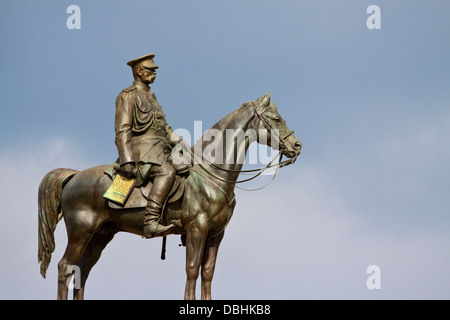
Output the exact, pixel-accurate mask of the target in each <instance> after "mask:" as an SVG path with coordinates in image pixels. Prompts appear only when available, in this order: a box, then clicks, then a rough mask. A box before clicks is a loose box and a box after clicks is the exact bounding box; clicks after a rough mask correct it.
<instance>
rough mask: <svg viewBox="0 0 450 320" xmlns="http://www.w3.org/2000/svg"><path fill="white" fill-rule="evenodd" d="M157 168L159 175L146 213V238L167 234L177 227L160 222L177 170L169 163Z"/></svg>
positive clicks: (150, 194) (152, 189) (151, 191)
mask: <svg viewBox="0 0 450 320" xmlns="http://www.w3.org/2000/svg"><path fill="white" fill-rule="evenodd" d="M155 169H156V168H155ZM157 169H159V175H158V176H156V177H155V179H154V181H153V185H152V188H151V189H150V193H149V195H148V201H147V208H146V212H145V215H144V237H146V238H153V237H157V236H164V235H167V234H168V233H170V231H171V230H172V229H173V228H174V227H175V226H174V225H173V224H170V225H168V226H164V225H162V224H160V223H159V221H160V220H161V213H162V210H163V205H164V202H165V201H166V198H167V196H168V195H169V192H170V189H171V188H172V185H173V183H174V181H175V170H174V169H173V167H172V166H170V167H169V165H167V166H162V167H158V168H157ZM164 169H165V170H164ZM163 170H164V171H163ZM161 173H162V174H161Z"/></svg>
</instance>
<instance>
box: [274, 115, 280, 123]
mask: <svg viewBox="0 0 450 320" xmlns="http://www.w3.org/2000/svg"><path fill="white" fill-rule="evenodd" d="M272 119H273V120H275V121H277V122H278V121H280V120H281V118H280V117H279V116H274V117H273V118H272Z"/></svg>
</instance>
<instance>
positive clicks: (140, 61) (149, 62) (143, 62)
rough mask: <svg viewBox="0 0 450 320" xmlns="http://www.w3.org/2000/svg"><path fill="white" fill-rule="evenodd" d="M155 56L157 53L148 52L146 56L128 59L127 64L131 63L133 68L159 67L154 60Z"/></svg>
mask: <svg viewBox="0 0 450 320" xmlns="http://www.w3.org/2000/svg"><path fill="white" fill-rule="evenodd" d="M154 57H155V55H154V54H153V53H151V54H147V55H145V56H142V57H139V58H136V59H133V60H130V61H128V62H127V65H129V66H130V67H131V68H132V69H134V68H137V67H145V68H148V69H157V68H159V67H158V66H157V65H156V64H155V63H154V62H153V58H154Z"/></svg>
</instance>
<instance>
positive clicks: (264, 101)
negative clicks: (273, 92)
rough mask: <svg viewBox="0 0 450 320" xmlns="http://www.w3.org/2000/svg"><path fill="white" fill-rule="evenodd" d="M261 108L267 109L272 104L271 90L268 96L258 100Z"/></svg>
mask: <svg viewBox="0 0 450 320" xmlns="http://www.w3.org/2000/svg"><path fill="white" fill-rule="evenodd" d="M258 104H259V107H261V108H266V107H267V106H268V105H269V104H270V90H269V91H267V93H266V95H265V96H264V97H262V98H259V99H258Z"/></svg>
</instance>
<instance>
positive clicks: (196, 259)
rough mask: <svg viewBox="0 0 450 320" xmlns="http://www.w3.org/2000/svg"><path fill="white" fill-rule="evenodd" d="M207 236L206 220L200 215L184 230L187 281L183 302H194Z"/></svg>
mask: <svg viewBox="0 0 450 320" xmlns="http://www.w3.org/2000/svg"><path fill="white" fill-rule="evenodd" d="M207 235H208V225H207V219H206V217H205V216H204V215H201V214H200V215H199V216H198V217H197V219H195V220H194V221H192V223H191V224H190V225H189V227H188V228H187V230H186V275H187V279H186V289H185V292H184V299H185V300H195V285H196V283H197V279H198V275H199V270H200V264H201V262H202V257H203V249H204V247H205V242H206V237H207Z"/></svg>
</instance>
